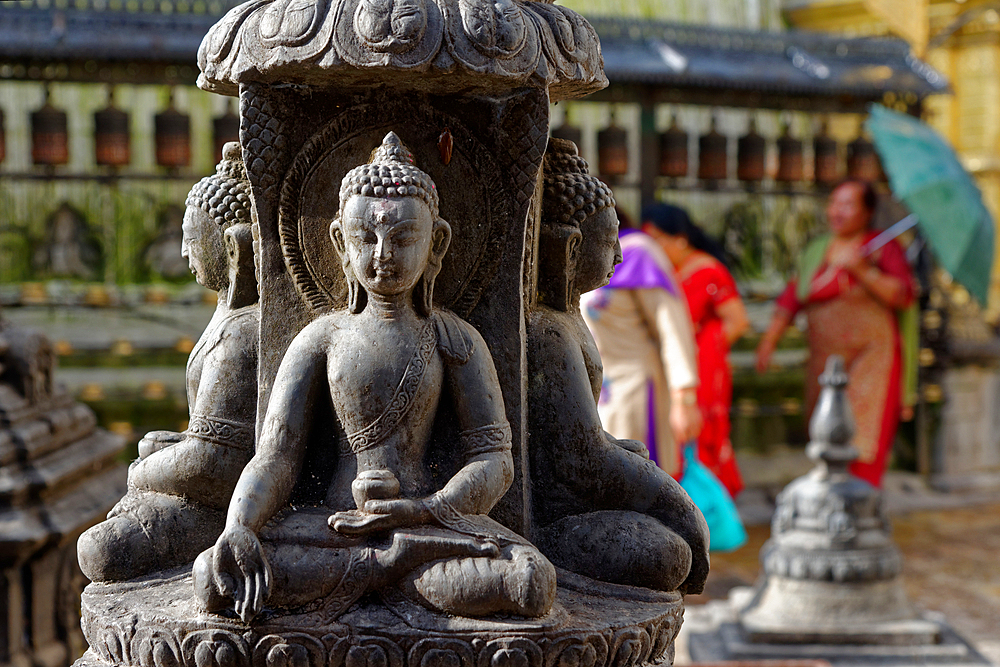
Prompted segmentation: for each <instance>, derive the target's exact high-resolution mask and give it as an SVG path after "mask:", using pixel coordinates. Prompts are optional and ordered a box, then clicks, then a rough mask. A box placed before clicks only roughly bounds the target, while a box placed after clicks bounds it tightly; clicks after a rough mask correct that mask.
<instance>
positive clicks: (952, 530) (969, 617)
mask: <svg viewBox="0 0 1000 667" xmlns="http://www.w3.org/2000/svg"><path fill="white" fill-rule="evenodd" d="M886 485H887V492H886V501H887V504H888V507H889V510H890V512H891V515H892V522H893V537H894V539H895V541H896V544H897V545H898V546H899V548H900V551H902V553H903V559H904V560H903V577H904V582H905V585H906V590H907V593H908V594H909V596H910V600H911V601H912V602H913V603H914V604H915V605H916V606H917V607H919V608H921V609H926V610H934V611H939V612H942V613H944V614H945V616H946V617H947V619H948V622H949V623H950V624H951V625H952V627H954V628H955V629H956V630H957V631H958V632H959V634H961V635H962V636H963V637H965V638H966V639H968V640H969V641H970V642H972V643H973V644H974V645H975V646H976V647H977V648H978V649H979V650H980V652H982V653H983V655H984V656H985V657H987V658H988V659H990V660H991V661H993V662H994V663H995V664H997V665H1000V495H998V494H997V493H995V492H994V493H981V494H978V495H966V496H960V495H955V494H940V493H934V492H933V491H929V490H927V489H926V488H925V487H923V485H922V484H920V482H919V478H917V477H916V476H913V475H906V474H894V475H892V476H890V477H889V478H888V479H887V481H886ZM741 500H742V499H741ZM757 500H759V498H758V499H757ZM765 509H766V508H765V507H761V506H759V505H758V506H756V507H749V506H748V504H747V503H744V507H741V510H749V511H748V512H746V513H747V514H749V515H750V516H753V517H757V518H759V517H760V516H762V515H764V514H765ZM747 531H748V533H749V536H750V540H749V543H748V544H747V545H746V546H744V547H742V548H741V549H739V550H737V551H735V552H733V553H729V554H713V555H712V570H711V574H710V575H709V579H708V587H707V589H706V591H705V594H704V595H699V596H691V597H689V598H688V604H691V605H697V604H704V603H705V602H707V601H709V600H713V599H724V598H726V597H727V595H728V592H729V590H730V589H731V588H733V587H734V586H747V585H750V584H752V583H753V582H754V581H755V580H756V578H757V575H758V572H759V564H758V561H757V554H758V553H759V551H760V548H761V546H762V545H763V544H764V542H765V541H766V540H767V539H768V538H769V537H770V532H771V531H770V526H768V525H767V524H759V523H758V524H757V525H750V526H748V527H747ZM679 663H680V661H679Z"/></svg>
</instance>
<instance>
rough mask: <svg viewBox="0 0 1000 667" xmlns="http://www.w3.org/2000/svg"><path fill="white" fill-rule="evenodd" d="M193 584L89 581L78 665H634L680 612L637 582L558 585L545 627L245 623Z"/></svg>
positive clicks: (290, 620) (663, 652)
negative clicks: (624, 594)
mask: <svg viewBox="0 0 1000 667" xmlns="http://www.w3.org/2000/svg"><path fill="white" fill-rule="evenodd" d="M600 586H601V585H600V584H598V585H597V588H600ZM189 587H190V579H189V578H187V577H185V578H182V579H180V580H174V581H163V582H156V581H147V582H145V585H144V587H143V588H142V589H141V590H143V592H144V593H146V594H147V596H146V597H138V596H137V597H132V596H131V595H129V594H130V593H134V592H136V590H135V589H133V588H131V587H129V586H128V585H127V584H126V585H122V584H106V585H94V584H91V586H89V587H88V589H87V591H86V592H85V593H84V596H83V624H82V625H83V630H84V634H85V636H86V638H87V641H88V642H89V643H90V647H91V648H90V651H89V652H88V654H87V656H85V657H84V659H82V660H81V661H80V662H78V663H77V667H640V666H641V665H649V664H662V663H663V660H664V659H665V658H666V659H667V660H669V656H670V655H671V646H672V643H673V641H674V639H675V638H676V636H677V632H678V631H679V630H680V626H681V621H682V617H683V611H684V607H683V601H682V599H681V597H680V595H679V594H676V593H675V594H666V595H664V594H658V597H659V598H660V599H659V600H658V601H657V602H650V601H646V600H644V599H643V598H642V596H641V594H642V592H643V591H642V590H641V589H635V590H636V591H637V593H639V595H640V597H639V598H637V599H629V600H628V602H627V603H626V602H625V600H626V598H619V597H618V595H619V594H620V591H615V590H611V589H609V591H610V593H611V594H613V597H602V596H600V595H595V594H593V593H591V594H581V593H571V592H568V591H566V590H564V589H560V598H561V599H562V600H563V602H562V603H561V604H562V605H563V607H564V609H565V612H567V615H565V616H561V617H560V619H562V620H559V621H558V622H556V623H552V624H551V625H545V624H544V623H541V624H537V623H536V624H532V623H525V622H524V620H522V621H516V622H513V623H511V624H510V625H509V626H507V627H504V626H503V624H498V623H488V624H487V625H488V626H489V628H488V629H486V628H483V629H478V630H477V629H473V628H469V627H467V628H464V629H462V628H455V629H449V630H445V629H442V628H439V629H437V630H431V629H419V628H418V627H416V626H410V625H409V624H407V623H405V622H404V623H398V621H397V625H394V626H386V627H383V628H378V629H376V628H373V627H353V626H352V625H350V624H344V623H341V622H336V623H323V622H318V621H317V619H315V618H312V617H292V616H288V617H281V616H277V617H274V618H272V619H271V620H270V621H268V622H265V623H264V624H262V625H260V626H247V625H244V624H242V623H240V622H239V621H236V620H231V619H224V618H221V617H216V616H211V615H203V614H198V613H197V612H195V610H194V606H193V605H192V604H191V602H190V593H189V592H188V591H189ZM151 593H152V595H151V596H150V594H151ZM622 604H627V605H628V606H629V607H638V608H641V609H635V608H633V609H631V611H627V612H624V613H623V611H622V610H623V607H622ZM605 606H607V608H606V609H602V608H603V607H605ZM582 609H586V611H585V613H583V614H582V615H581V616H577V615H576V614H575V613H574V612H575V611H580V610H582ZM369 611H371V608H369ZM366 613H367V612H366ZM362 616H364V615H362ZM390 617H391V618H397V619H402V618H403V617H392V616H390ZM310 619H311V620H310ZM286 623H287V624H288V625H287V626H286V625H285V624H286Z"/></svg>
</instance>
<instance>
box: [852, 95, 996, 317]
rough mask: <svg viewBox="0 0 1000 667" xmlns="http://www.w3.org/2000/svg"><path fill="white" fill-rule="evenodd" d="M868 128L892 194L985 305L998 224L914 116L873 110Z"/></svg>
mask: <svg viewBox="0 0 1000 667" xmlns="http://www.w3.org/2000/svg"><path fill="white" fill-rule="evenodd" d="M870 111H871V115H869V117H868V120H867V121H865V127H866V128H867V130H868V131H869V132H870V133H871V135H872V137H873V138H874V140H875V148H876V149H877V150H878V153H879V155H880V156H881V158H882V168H883V169H885V172H886V174H888V175H889V182H890V184H891V185H892V191H893V193H894V194H895V195H896V196H897V197H899V198H900V199H901V200H903V202H904V203H905V204H906V205H907V207H909V209H910V211H911V212H913V213H914V214H915V215H916V216H917V219H918V223H917V224H918V226H919V227H920V229H921V231H922V232H923V234H924V236H925V237H926V239H927V242H928V244H929V245H930V247H931V249H932V250H933V251H934V256H935V257H936V258H937V260H938V263H939V264H940V265H941V266H942V267H944V268H945V269H946V270H947V271H948V272H949V273H951V275H952V277H954V278H955V280H957V281H959V282H960V283H962V284H963V285H965V287H966V289H968V290H969V292H970V293H971V294H972V295H973V296H975V297H976V299H978V300H979V303H981V304H984V305H985V303H986V294H987V292H988V291H989V285H990V272H991V271H992V269H993V234H994V232H993V218H992V216H990V213H989V211H987V210H986V206H984V205H983V197H982V194H980V192H979V188H978V187H976V184H975V183H974V182H973V180H972V177H971V176H969V174H968V172H966V171H965V169H964V168H963V167H962V165H961V164H960V163H959V161H958V157H957V156H956V155H955V151H954V150H953V149H952V148H951V146H949V145H948V142H947V141H945V139H944V138H942V137H941V135H939V134H938V133H937V132H935V131H934V130H932V129H931V128H930V127H929V126H928V125H927V124H926V123H923V122H921V121H920V120H918V119H917V118H914V117H913V116H908V115H906V114H901V113H898V112H896V111H890V110H889V109H886V108H885V107H883V106H881V105H878V104H873V105H872V107H871V110H870Z"/></svg>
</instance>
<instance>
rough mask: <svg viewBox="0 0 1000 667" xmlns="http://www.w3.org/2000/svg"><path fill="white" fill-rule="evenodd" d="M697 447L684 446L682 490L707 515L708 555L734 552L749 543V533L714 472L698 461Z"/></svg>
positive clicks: (734, 504) (691, 444) (692, 445)
mask: <svg viewBox="0 0 1000 667" xmlns="http://www.w3.org/2000/svg"><path fill="white" fill-rule="evenodd" d="M695 448H696V445H695V444H693V443H688V444H687V445H685V446H684V476H683V477H681V486H682V487H684V490H685V491H687V493H688V495H689V496H691V500H693V501H694V504H695V505H697V506H698V509H700V510H701V513H702V514H704V515H705V521H706V522H707V523H708V532H709V534H710V535H711V541H710V542H709V547H708V550H709V551H734V550H736V549H739V548H740V547H742V546H743V545H744V544H746V542H747V531H746V528H744V527H743V522H742V521H741V520H740V514H739V512H737V511H736V503H734V502H733V499H732V498H730V497H729V492H728V491H726V487H724V486H723V485H722V482H720V481H719V479H718V478H717V477H716V476H715V475H713V474H712V471H711V470H709V469H708V468H706V467H705V465H704V464H703V463H702V462H701V461H699V460H698V455H697V453H696V450H695Z"/></svg>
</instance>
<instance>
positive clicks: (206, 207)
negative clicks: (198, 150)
mask: <svg viewBox="0 0 1000 667" xmlns="http://www.w3.org/2000/svg"><path fill="white" fill-rule="evenodd" d="M185 206H186V210H185V211H184V222H183V224H182V225H181V232H182V240H181V254H182V255H183V256H184V257H185V258H186V259H187V261H188V266H189V267H190V268H191V272H192V273H193V274H194V277H195V280H197V281H198V282H199V283H200V284H201V285H203V286H205V287H207V288H208V289H211V290H215V291H220V290H223V289H225V288H227V287H229V286H230V283H231V281H232V280H233V279H234V278H235V275H236V274H237V273H240V272H242V273H243V274H246V273H248V272H249V274H250V277H252V276H253V240H252V233H251V225H250V222H251V203H250V182H249V181H248V180H247V175H246V169H245V168H244V166H243V156H242V152H241V149H240V145H239V143H237V142H235V141H233V142H229V143H227V144H226V145H225V147H224V148H223V151H222V161H221V162H219V164H218V166H217V167H216V171H215V173H214V174H213V175H211V176H206V177H205V178H203V179H201V180H200V181H198V182H197V183H196V184H195V186H194V187H193V188H191V191H190V192H189V193H188V196H187V201H186V202H185ZM245 279H247V280H248V278H245Z"/></svg>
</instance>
